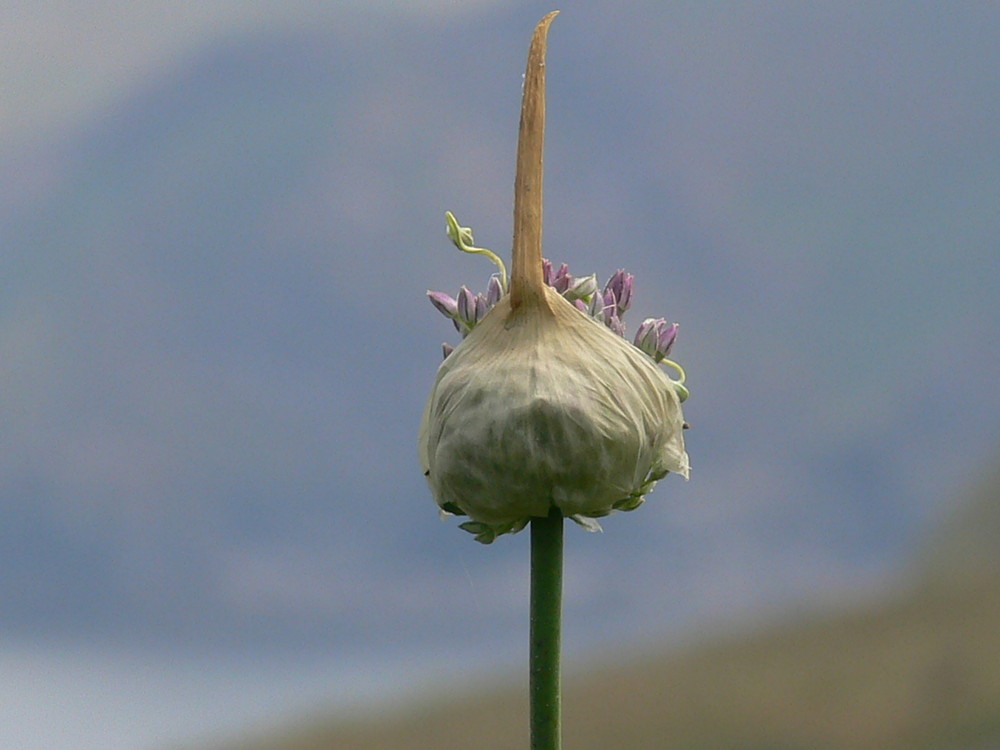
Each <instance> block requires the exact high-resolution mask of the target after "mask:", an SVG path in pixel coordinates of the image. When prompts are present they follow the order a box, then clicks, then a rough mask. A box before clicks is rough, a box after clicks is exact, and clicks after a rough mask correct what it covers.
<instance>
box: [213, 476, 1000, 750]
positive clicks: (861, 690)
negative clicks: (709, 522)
mask: <svg viewBox="0 0 1000 750" xmlns="http://www.w3.org/2000/svg"><path fill="white" fill-rule="evenodd" d="M997 486H998V485H997V484H996V482H995V480H993V481H990V482H989V483H987V484H986V485H985V486H984V488H983V489H984V490H985V491H986V492H988V493H989V494H988V496H989V498H990V501H989V502H987V503H986V504H985V505H984V502H985V501H984V498H985V497H987V494H984V492H983V491H980V492H979V493H977V494H976V495H975V496H973V497H972V498H970V499H969V500H968V501H965V502H962V503H961V504H960V505H959V506H958V507H957V508H956V510H955V512H954V514H953V515H952V517H951V518H949V519H948V520H947V521H946V522H945V523H944V524H943V525H942V526H941V528H940V529H935V530H934V536H935V538H936V541H934V542H933V543H932V544H931V547H932V548H940V549H945V550H948V554H947V556H946V557H947V567H948V570H949V572H950V573H951V574H953V576H954V577H953V578H952V579H951V580H950V581H949V583H948V585H941V583H942V581H941V579H940V576H939V575H938V570H937V568H936V566H935V567H934V569H933V570H929V569H928V562H927V559H926V557H925V556H924V554H920V555H918V556H917V558H916V559H914V560H913V566H912V568H911V570H912V571H913V572H914V574H915V576H914V580H912V581H911V585H910V586H909V587H907V588H906V589H905V591H903V590H901V589H890V590H883V591H882V594H881V595H880V596H878V597H874V596H872V597H869V598H868V599H867V600H866V601H855V602H854V603H852V604H850V605H848V606H846V607H842V608H839V609H836V610H832V609H830V608H828V609H827V611H825V612H813V613H805V612H799V613H797V614H792V615H791V616H790V617H786V618H784V620H783V621H779V622H772V623H770V624H768V625H764V626H760V625H758V626H756V627H752V628H750V629H749V632H747V629H746V628H744V629H743V630H742V631H739V630H737V631H733V630H731V631H730V632H729V633H728V634H723V635H715V636H711V635H708V636H705V635H703V636H701V637H699V638H698V639H697V641H696V642H694V643H689V644H688V645H686V646H684V645H682V646H677V645H673V646H669V645H668V646H665V647H662V648H660V649H659V650H656V649H652V650H648V651H646V652H645V653H643V654H642V656H641V658H637V657H636V656H635V655H634V654H632V655H621V657H620V658H619V660H618V662H617V663H614V665H613V666H608V664H610V663H612V662H611V661H610V659H609V658H608V657H606V658H605V659H604V660H602V663H603V665H601V664H598V665H592V666H591V667H590V668H587V669H578V670H576V671H575V672H574V671H571V672H570V674H569V676H568V678H567V679H566V685H565V697H564V701H565V717H564V719H565V728H564V736H565V742H566V746H567V747H573V748H577V749H578V750H590V749H591V748H593V750H597V749H598V748H607V747H627V748H635V749H636V750H642V749H644V748H649V749H650V750H652V749H653V748H656V749H657V750H669V749H670V748H716V749H717V750H764V748H781V750H798V749H801V750H816V749H817V748H820V749H822V748H830V750H833V749H834V748H837V750H932V749H933V750H990V749H991V748H995V747H997V746H998V743H1000V671H998V670H997V669H996V665H997V664H998V663H1000V638H998V637H997V633H1000V568H998V567H997V566H996V565H995V564H994V565H993V566H992V567H990V566H984V565H983V562H984V560H986V559H987V558H988V559H989V560H990V561H991V562H992V563H995V562H996V552H997V546H998V543H1000V534H998V533H997V530H998V527H997V526H996V525H992V526H991V527H990V528H989V530H988V531H984V530H983V527H982V526H981V525H980V523H978V522H976V521H975V520H974V519H982V520H983V521H986V517H987V516H988V517H990V518H993V517H995V515H996V502H995V499H996V495H995V492H996V489H997ZM986 505H989V506H990V507H989V510H987V509H986ZM954 550H961V552H959V553H958V554H953V551H954ZM942 559H943V558H942ZM527 740H528V738H527V694H526V690H525V689H524V687H523V686H522V685H511V684H509V683H508V682H507V681H505V680H503V679H495V680H493V681H492V682H491V681H490V680H489V678H485V677H484V678H483V679H482V681H481V684H478V685H463V686H461V687H456V688H454V690H453V691H452V692H448V693H445V692H443V691H442V692H439V693H435V694H431V695H429V696H428V695H426V694H423V695H420V696H419V697H417V698H416V699H415V700H414V701H413V702H412V703H411V704H410V705H404V706H402V707H400V706H398V705H396V706H389V707H385V708H384V709H383V710H379V708H378V707H377V706H372V707H371V711H370V712H367V713H364V714H363V715H362V716H360V717H355V718H347V717H341V718H338V719H325V720H317V719H315V718H314V719H312V720H309V721H303V722H302V726H301V727H299V728H296V729H286V730H285V731H283V732H281V733H275V734H273V735H271V736H270V737H269V738H266V739H259V740H256V741H251V740H248V741H246V742H244V743H235V744H231V745H227V746H226V747H228V748H231V749H232V750H320V748H330V747H344V748H348V747H349V748H352V750H368V749H369V748H370V749H371V750H375V749H376V748H377V749H378V750H394V749H395V748H400V749H402V748H408V749H412V750H422V749H423V748H436V747H477V748H483V749H484V750H507V749H508V748H510V750H514V748H520V747H525V746H526V744H527Z"/></svg>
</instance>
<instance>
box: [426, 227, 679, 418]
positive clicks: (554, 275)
mask: <svg viewBox="0 0 1000 750" xmlns="http://www.w3.org/2000/svg"><path fill="white" fill-rule="evenodd" d="M460 229H461V230H462V231H464V232H466V233H467V234H466V237H467V239H468V241H470V242H471V239H472V232H471V230H470V229H468V228H467V227H461V228H460ZM466 237H463V239H466ZM456 244H457V243H456ZM542 279H543V280H544V281H545V283H546V284H547V285H548V286H550V287H552V288H553V289H555V290H556V291H557V292H558V293H559V294H560V295H562V297H563V298H564V299H566V300H567V301H568V302H572V303H573V305H574V306H575V307H576V308H577V309H578V310H579V311H580V312H582V313H584V314H585V315H589V316H590V317H592V318H594V319H595V320H597V321H599V322H601V323H603V324H604V325H605V326H607V327H608V328H609V329H610V330H611V332H612V333H615V334H617V335H618V336H621V337H622V338H627V335H626V331H625V323H624V322H623V320H622V319H623V317H624V315H625V313H626V311H628V309H629V308H630V307H631V306H632V292H633V288H634V285H635V277H634V276H632V274H630V273H627V272H626V271H624V270H621V269H619V270H618V271H615V273H614V274H613V275H612V276H611V278H610V279H608V282H607V283H606V284H605V285H604V288H603V289H601V287H600V285H599V283H598V281H597V274H591V275H590V276H584V277H581V278H576V277H574V276H573V275H572V274H571V273H570V271H569V266H568V265H566V264H565V263H563V264H561V265H560V266H559V268H558V269H554V268H553V266H552V263H551V262H550V261H549V260H547V259H543V260H542ZM503 294H504V289H503V280H502V277H501V275H499V274H493V275H492V276H490V280H489V284H488V285H487V287H486V293H485V294H474V293H473V292H472V291H470V290H469V288H468V287H466V286H463V287H462V288H461V289H459V291H458V296H457V297H450V296H449V295H447V294H445V293H444V292H430V291H429V292H427V297H428V298H429V299H430V301H431V304H432V305H434V307H435V308H437V310H438V311H439V312H440V313H441V314H442V315H444V316H445V317H446V318H449V319H450V320H451V321H452V323H453V324H454V325H455V330H457V331H458V332H459V333H460V334H461V335H462V338H465V337H466V336H468V335H469V333H471V332H472V329H473V328H475V327H476V324H477V323H478V322H479V321H481V320H482V319H483V318H485V317H486V314H487V313H488V312H489V311H490V310H492V309H493V307H494V306H495V305H496V303H497V302H499V301H500V298H501V297H502V296H503ZM677 330H678V325H677V323H667V321H666V319H665V318H646V320H644V321H643V322H642V324H641V325H640V326H639V330H638V331H636V334H635V337H634V338H633V340H632V343H633V344H635V346H636V347H638V348H639V349H640V350H641V351H642V352H643V353H645V354H646V355H647V356H649V357H650V358H651V359H652V360H653V361H654V362H657V363H660V362H665V363H666V364H669V365H673V366H674V367H675V368H677V365H675V364H674V363H672V362H670V360H668V359H666V358H667V355H668V354H670V349H671V348H672V347H673V345H674V341H675V340H676V339H677ZM453 350H454V347H452V346H450V345H448V344H444V345H443V351H444V356H445V357H447V356H448V355H449V354H451V352H452V351H453ZM677 369H678V370H679V368H677ZM681 372H683V371H681ZM681 382H683V381H681ZM677 390H678V393H679V395H680V396H681V400H682V401H683V400H685V399H686V398H687V395H688V393H687V389H686V388H684V387H683V385H681V383H678V388H677Z"/></svg>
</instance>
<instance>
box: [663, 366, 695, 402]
mask: <svg viewBox="0 0 1000 750" xmlns="http://www.w3.org/2000/svg"><path fill="white" fill-rule="evenodd" d="M660 364H661V365H667V366H668V367H672V368H673V369H674V371H675V372H676V373H677V380H674V381H672V382H673V384H674V390H675V391H677V398H678V399H680V402H681V403H682V404H683V403H684V402H685V401H687V399H688V396H690V395H691V392H690V391H689V390H688V389H687V388H686V387H685V385H684V381H685V380H687V373H685V372H684V368H683V367H681V366H680V365H679V364H677V363H676V362H674V361H673V360H672V359H661V360H660Z"/></svg>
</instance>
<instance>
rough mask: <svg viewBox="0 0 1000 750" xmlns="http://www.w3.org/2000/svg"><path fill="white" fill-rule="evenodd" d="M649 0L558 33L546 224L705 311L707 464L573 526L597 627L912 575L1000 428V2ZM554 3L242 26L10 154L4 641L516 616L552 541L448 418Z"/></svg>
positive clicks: (658, 310)
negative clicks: (469, 305) (454, 299)
mask: <svg viewBox="0 0 1000 750" xmlns="http://www.w3.org/2000/svg"><path fill="white" fill-rule="evenodd" d="M630 7H631V8H632V13H633V15H632V16H631V17H626V16H625V15H624V14H622V13H621V12H620V11H619V10H613V9H610V7H609V8H602V7H599V6H597V5H596V4H595V5H593V6H589V7H581V8H579V9H576V10H574V11H573V12H572V13H571V12H566V13H564V14H563V16H561V17H560V19H559V25H558V26H557V27H556V28H554V30H553V38H552V47H551V50H550V55H551V58H550V65H549V85H550V91H551V95H550V121H549V122H550V130H549V141H548V142H549V151H548V157H547V173H546V180H547V182H546V191H547V193H546V196H547V209H546V210H547V213H546V232H547V234H546V248H547V253H548V254H549V255H550V256H551V257H552V258H553V260H555V261H557V262H559V261H567V262H570V263H571V265H572V268H573V270H574V271H575V272H576V273H590V272H597V273H598V274H599V275H600V276H601V277H602V278H605V277H607V276H608V275H609V274H610V273H612V272H613V271H614V270H615V269H617V268H618V267H620V266H626V267H627V268H628V269H629V270H630V271H632V272H634V273H636V275H637V279H638V281H637V302H636V309H635V310H633V311H632V312H631V313H630V316H631V321H630V329H631V330H634V328H635V326H636V325H637V323H638V322H639V321H641V320H642V319H643V318H644V317H646V316H652V315H667V316H669V317H671V318H672V319H676V320H678V321H680V323H681V330H682V334H681V339H680V341H679V343H678V346H677V351H676V355H677V357H678V358H679V359H680V360H681V361H682V362H683V363H684V364H685V366H686V367H687V370H688V373H689V376H690V378H691V382H690V385H691V386H692V393H693V396H692V399H691V401H690V402H689V404H688V411H687V416H688V419H689V421H691V422H692V424H693V426H694V427H693V429H692V430H691V431H690V436H689V440H690V453H691V455H692V462H693V465H694V475H693V479H692V481H691V482H690V483H689V484H686V485H685V484H683V483H682V482H679V481H671V480H674V479H676V478H673V477H671V478H668V480H667V481H665V482H664V483H663V484H662V485H660V487H659V488H658V489H657V491H656V493H655V494H654V495H653V497H652V498H651V499H650V502H649V503H647V504H646V506H644V507H643V508H642V509H641V510H640V511H637V513H639V514H641V516H642V518H641V519H637V518H634V517H627V516H614V517H611V518H609V519H608V520H607V522H606V523H605V524H604V526H605V530H606V531H605V533H604V534H603V535H602V536H601V537H590V536H586V535H584V534H583V533H582V532H581V533H579V534H575V535H573V536H571V538H570V540H569V554H570V555H571V558H572V561H571V565H570V568H569V570H570V572H569V574H568V578H567V610H568V613H569V614H570V615H571V616H572V617H573V618H575V621H576V622H578V623H580V626H579V628H578V629H577V630H576V631H574V633H573V634H572V635H570V638H571V639H578V641H579V643H581V644H582V643H589V642H596V641H603V640H607V639H609V638H630V637H639V636H647V637H648V635H649V634H651V633H658V632H661V631H662V630H663V629H664V628H667V627H668V626H671V627H672V626H674V625H675V624H678V623H681V624H683V623H684V622H692V621H698V618H700V617H702V616H707V615H710V614H717V613H720V612H733V611H741V610H745V609H753V608H758V607H766V606H769V605H772V604H783V603H787V602H788V601H790V600H793V599H795V598H796V597H801V596H809V595H817V596H823V595H825V594H826V593H827V592H830V591H838V590H840V589H842V588H845V587H850V586H852V585H855V584H857V583H858V582H859V581H864V580H866V578H868V577H871V576H873V575H874V576H877V575H881V574H883V573H884V572H885V570H886V569H887V568H891V567H892V565H894V564H895V562H896V561H897V560H898V559H899V555H900V554H902V551H903V550H905V549H907V548H908V546H909V545H910V544H911V543H912V542H913V541H914V539H915V534H916V532H917V530H918V529H919V528H921V524H922V521H923V519H924V518H925V517H926V515H927V514H928V513H929V512H931V510H932V509H933V506H934V505H935V503H936V502H937V498H938V497H940V495H941V492H942V490H943V488H944V487H946V486H951V485H952V484H953V483H954V481H955V479H956V478H957V477H959V476H961V475H962V474H963V472H965V471H966V470H967V469H968V467H969V464H970V462H972V461H973V460H974V459H973V458H971V457H974V456H976V455H979V452H980V451H981V450H982V446H983V445H985V444H987V443H988V441H989V440H992V439H993V438H994V437H995V430H996V424H997V423H998V422H1000V420H998V416H1000V403H998V402H997V398H996V387H995V372H996V367H995V366H994V365H995V364H996V353H995V350H994V349H992V348H991V347H988V346H984V345H983V342H987V341H991V340H993V338H995V334H996V320H995V314H994V313H995V309H994V308H995V300H996V298H997V295H998V293H1000V281H998V279H997V276H996V275H995V274H994V273H992V272H993V271H995V268H996V257H997V255H996V237H998V236H1000V216H998V214H997V212H996V211H995V206H996V205H997V198H998V193H997V191H998V190H1000V187H998V186H1000V149H998V147H997V141H996V138H995V108H994V104H995V102H996V92H997V91H998V90H1000V86H998V83H1000V82H998V80H997V77H998V75H1000V73H998V71H1000V60H998V54H1000V53H998V47H997V45H996V44H995V43H994V42H995V38H996V33H994V31H997V33H1000V31H998V30H1000V14H998V13H997V12H996V11H995V10H986V8H985V6H983V7H982V8H980V9H978V10H968V9H967V10H966V11H964V12H955V13H942V14H940V15H937V14H934V13H931V12H929V11H926V12H921V13H915V12H911V8H910V6H909V4H906V3H888V4H880V5H879V6H878V7H871V6H869V4H865V3H843V4H829V5H825V6H823V10H822V12H820V13H816V12H814V11H808V10H806V9H805V7H804V6H803V7H798V6H794V4H790V5H789V7H781V8H780V9H779V7H778V6H774V8H772V9H771V10H763V11H759V10H750V8H749V6H747V7H746V8H743V9H740V8H735V7H730V8H728V9H726V10H721V9H714V10H713V9H712V8H708V7H706V8H702V7H701V6H698V7H694V6H692V7H691V8H688V9H681V8H674V7H672V6H670V5H666V4H661V3H654V2H643V3H636V4H634V6H630ZM535 16H536V14H535V13H534V12H531V13H530V15H529V14H528V13H527V11H526V10H525V9H524V8H522V7H513V6H512V7H505V8H503V9H497V10H494V11H491V12H489V13H484V14H482V15H479V16H474V17H473V16H463V17H462V19H461V20H455V21H449V22H444V23H441V22H437V23H435V24H434V25H433V26H432V25H431V24H423V25H421V24H416V23H415V24H413V25H407V26H403V25H401V24H395V25H394V24H393V22H392V21H391V20H388V19H386V18H383V17H380V19H379V20H378V22H375V21H373V23H372V24H371V26H370V27H369V28H368V29H367V30H366V31H365V32H364V33H360V32H359V31H358V28H359V27H358V26H357V25H354V26H352V27H351V28H350V29H348V30H344V29H338V28H334V27H332V26H322V27H317V28H314V29H311V30H308V31H301V30H300V31H295V32H292V31H286V30H282V29H274V30H268V31H266V32H263V31H262V32H260V33H259V34H254V35H240V36H234V37H232V38H225V39H219V40H216V41H215V42H214V43H212V44H210V45H208V46H206V47H205V48H203V49H202V50H201V51H200V52H199V53H198V54H197V55H195V56H193V57H191V58H190V59H188V60H186V61H185V62H184V63H183V64H181V65H178V66H176V67H174V68H171V69H169V70H164V71H162V72H161V75H160V76H159V77H157V78H155V79H150V80H149V81H147V84H146V86H145V87H143V88H141V89H139V90H135V91H130V92H126V93H125V94H124V95H123V97H122V99H121V100H120V101H119V103H118V105H117V106H116V107H114V108H112V109H110V110H109V111H107V112H105V113H104V114H103V116H101V117H99V118H97V119H96V120H95V121H93V122H91V123H89V124H88V125H87V127H85V128H82V129H81V130H79V131H76V132H72V133H66V134H65V136H64V138H63V139H62V140H60V141H59V142H54V143H51V144H49V145H48V146H47V147H44V148H41V149H40V150H38V151H34V152H31V153H16V154H14V153H6V152H4V153H3V156H2V159H3V164H2V167H3V170H2V171H3V173H4V175H5V180H4V184H3V186H0V238H2V243H3V252H2V253H0V390H2V393H3V397H2V399H0V421H2V424H3V430H2V431H0V513H2V524H0V596H2V600H3V602H4V607H3V612H2V614H0V634H3V635H5V636H8V637H11V638H15V639H16V638H20V639H42V640H44V639H48V638H51V639H82V640H89V641H111V642H114V643H129V644H133V643H138V644H142V645H146V646H149V645H150V644H153V645H156V646H160V647H166V648H172V647H196V648H200V647H217V648H224V649H231V650H233V651H235V652H238V653H242V652H248V653H249V652H252V651H253V650H254V649H258V648H260V649H311V648H322V649H326V650H344V651H351V650H355V649H361V650H364V649H372V651H373V652H378V651H380V650H385V649H389V648H390V647H391V649H397V648H399V647H400V645H399V641H401V640H406V641H407V642H412V643H420V644H425V643H428V642H433V643H435V644H437V645H438V646H440V645H442V644H445V643H448V644H452V643H454V644H457V645H460V646H461V647H462V648H464V649H466V650H467V651H472V652H478V653H484V652H489V653H500V652H506V650H508V649H510V648H513V646H512V644H515V643H520V640H519V638H520V633H521V632H522V629H523V628H524V626H525V622H526V616H525V608H526V596H525V589H526V585H527V576H526V558H527V555H526V540H525V539H524V538H523V537H518V538H514V539H504V540H501V541H500V542H498V543H497V544H495V545H493V547H491V548H487V549H481V548H479V547H478V546H476V545H474V544H473V543H472V542H471V541H470V540H469V539H468V538H466V536H465V535H464V534H463V533H462V532H459V531H457V530H456V529H455V528H454V524H444V525H442V524H441V523H440V522H439V521H438V519H437V516H436V513H435V509H434V508H433V505H432V503H431V501H430V499H429V496H428V493H427V490H426V487H425V486H424V484H423V480H422V478H421V477H420V475H419V471H418V469H417V464H416V458H415V447H414V442H415V433H416V429H417V423H418V420H419V416H420V411H421V409H422V406H423V401H424V399H425V397H426V394H427V391H428V389H429V386H430V383H431V382H432V379H433V374H434V371H435V368H436V366H437V364H438V361H439V356H440V350H439V348H438V347H439V342H440V341H441V340H442V339H449V340H452V341H454V339H455V337H454V334H453V332H452V331H451V330H450V327H449V325H448V324H447V323H446V321H444V320H443V319H440V318H439V317H437V316H436V315H435V313H434V311H433V310H432V308H431V307H430V306H429V305H428V304H427V303H426V302H425V300H424V299H423V292H424V290H425V289H428V288H435V289H437V288H441V289H445V290H448V291H451V292H454V291H455V290H457V288H458V286H459V285H460V284H463V283H467V284H469V285H470V286H472V287H473V288H482V286H483V284H484V283H485V281H486V279H487V278H488V276H489V272H490V270H491V269H490V268H489V267H487V266H485V265H484V264H483V263H481V262H480V260H479V259H475V258H466V257H456V254H455V252H454V251H453V250H451V249H450V248H449V246H448V245H447V243H446V242H445V240H444V238H443V222H442V216H443V212H444V210H445V209H451V210H453V211H455V212H456V214H457V215H458V217H459V219H460V220H461V221H462V222H463V223H467V224H471V225H473V226H474V227H475V229H476V237H477V239H478V240H479V241H480V242H482V243H483V244H486V245H487V246H492V247H493V248H495V249H497V250H498V251H499V252H504V253H505V252H506V245H507V242H508V237H509V233H510V202H511V201H510V192H511V187H510V186H511V183H512V171H513V154H514V139H515V135H516V132H515V131H516V123H517V111H518V99H519V95H520V75H521V70H522V69H523V54H524V49H525V45H526V40H527V33H528V31H530V28H531V26H532V24H533V23H534V22H535V21H536V20H537V19H536V17H535ZM636 19H639V20H638V22H637V21H636ZM930 349H933V350H934V351H935V356H936V357H937V358H938V359H939V360H940V361H942V362H948V363H951V367H950V369H948V370H946V371H943V372H938V371H936V369H935V368H933V367H930V366H928V362H927V358H928V354H927V352H928V351H929V350H930ZM943 381H947V382H943ZM945 393H946V394H947V397H945V395H944V394H945ZM929 436H931V437H929ZM941 446H947V448H946V449H942V448H941ZM916 477H920V479H919V481H918V480H917V479H916ZM487 643H488V644H489V646H488V647H487V646H485V645H484V644H487Z"/></svg>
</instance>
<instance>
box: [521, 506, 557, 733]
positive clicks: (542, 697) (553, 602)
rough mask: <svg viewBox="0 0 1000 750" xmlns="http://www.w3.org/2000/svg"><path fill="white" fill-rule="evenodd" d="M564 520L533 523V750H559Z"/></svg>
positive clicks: (554, 515)
mask: <svg viewBox="0 0 1000 750" xmlns="http://www.w3.org/2000/svg"><path fill="white" fill-rule="evenodd" d="M562 550H563V517H562V513H560V512H559V509H558V508H553V509H552V511H551V512H550V513H549V516H548V518H533V519H531V647H530V653H529V662H530V688H529V692H530V703H531V750H559V748H560V746H561V744H562V738H561V729H560V680H559V651H560V632H561V629H562V622H561V620H562V568H563V551H562Z"/></svg>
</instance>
